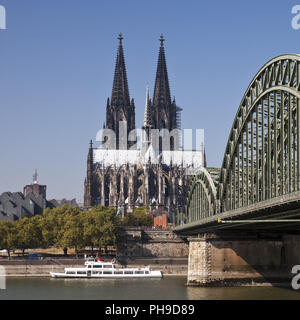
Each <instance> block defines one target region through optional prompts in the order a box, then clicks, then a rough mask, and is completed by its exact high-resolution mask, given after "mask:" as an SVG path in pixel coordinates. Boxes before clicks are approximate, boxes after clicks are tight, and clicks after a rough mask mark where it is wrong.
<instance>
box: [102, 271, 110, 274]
mask: <svg viewBox="0 0 300 320" xmlns="http://www.w3.org/2000/svg"><path fill="white" fill-rule="evenodd" d="M103 274H111V271H103Z"/></svg>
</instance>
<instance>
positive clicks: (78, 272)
mask: <svg viewBox="0 0 300 320" xmlns="http://www.w3.org/2000/svg"><path fill="white" fill-rule="evenodd" d="M77 274H86V272H85V271H77Z"/></svg>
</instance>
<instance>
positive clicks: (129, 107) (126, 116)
mask: <svg viewBox="0 0 300 320" xmlns="http://www.w3.org/2000/svg"><path fill="white" fill-rule="evenodd" d="M118 39H119V48H118V54H117V60H116V66H115V74H114V81H113V88H112V94H111V100H109V99H107V106H106V125H105V128H106V129H111V130H113V131H114V132H115V135H116V149H119V148H120V147H121V146H120V145H119V137H120V136H122V133H121V132H120V127H119V122H120V121H124V122H126V124H127V137H128V135H129V132H130V131H132V130H134V129H135V106H134V100H133V99H132V100H131V101H130V96H129V90H128V83H127V75H126V67H125V59H124V53H123V46H122V40H123V37H122V34H121V33H120V34H119V37H118ZM126 142H127V148H129V147H131V146H132V145H133V144H134V142H132V141H131V142H128V140H127V141H126Z"/></svg>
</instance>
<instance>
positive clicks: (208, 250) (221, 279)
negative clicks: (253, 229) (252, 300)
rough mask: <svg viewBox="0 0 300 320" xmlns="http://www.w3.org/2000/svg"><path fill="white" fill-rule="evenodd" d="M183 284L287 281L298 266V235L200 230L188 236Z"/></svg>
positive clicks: (241, 283)
mask: <svg viewBox="0 0 300 320" xmlns="http://www.w3.org/2000/svg"><path fill="white" fill-rule="evenodd" d="M188 240H189V259H188V278H187V284H188V285H191V286H192V285H194V286H224V285H229V286H232V285H237V286H239V285H251V284H259V283H268V284H273V285H276V284H283V283H285V284H289V285H290V283H291V279H292V277H293V276H294V275H293V274H292V273H291V270H292V267H293V266H294V265H300V235H292V234H291V235H286V234H280V233H272V234H270V233H268V234H263V233H257V234H254V233H249V234H247V233H235V232H230V233H228V232H226V233H203V234H199V235H198V236H195V237H191V238H188Z"/></svg>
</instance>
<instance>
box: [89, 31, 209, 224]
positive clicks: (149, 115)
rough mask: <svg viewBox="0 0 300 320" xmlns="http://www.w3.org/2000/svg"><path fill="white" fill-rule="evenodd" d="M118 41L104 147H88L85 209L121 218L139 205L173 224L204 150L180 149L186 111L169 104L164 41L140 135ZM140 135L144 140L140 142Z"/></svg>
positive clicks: (108, 103)
mask: <svg viewBox="0 0 300 320" xmlns="http://www.w3.org/2000/svg"><path fill="white" fill-rule="evenodd" d="M118 39H119V47H118V53H117V59H116V66H115V73H114V81H113V88H112V95H111V99H108V100H107V107H106V123H105V124H104V126H103V135H102V145H101V146H100V147H99V148H94V147H93V143H92V141H91V142H90V147H89V152H88V159H87V176H86V179H85V183H84V205H85V206H87V207H89V206H93V205H97V204H102V205H105V206H113V207H115V208H116V210H117V212H118V213H119V214H120V215H121V214H122V215H125V214H126V212H129V211H131V210H133V208H134V207H136V206H141V205H148V206H150V207H152V209H156V210H161V211H162V212H167V213H168V220H169V222H174V221H175V219H176V214H177V213H178V212H181V211H182V210H183V208H184V205H185V199H186V193H187V187H188V184H189V181H190V178H191V176H190V175H189V174H187V172H188V170H190V169H191V168H199V167H201V166H203V165H204V159H205V157H204V156H203V155H204V151H203V150H204V149H203V150H202V151H201V150H200V151H194V150H190V151H183V150H182V147H181V143H180V138H181V136H180V135H181V133H180V113H181V111H182V109H181V108H180V107H179V106H177V105H176V101H175V98H174V99H173V100H171V93H170V87H169V79H168V72H167V65H166V57H165V49H164V38H163V36H161V38H160V48H159V56H158V63H157V71H156V78H155V86H154V93H153V99H152V100H151V99H150V97H149V87H148V86H147V90H146V103H145V111H144V122H143V125H142V127H141V130H140V131H141V133H140V135H139V134H138V130H135V129H136V126H135V104H134V100H133V99H131V100H130V95H129V89H128V83H127V74H126V67H125V59H124V53H123V44H122V39H123V37H122V35H121V34H120V36H119V38H118ZM110 132H114V134H115V141H116V142H115V143H113V144H109V145H108V140H109V138H108V136H107V133H110ZM157 132H158V133H157ZM138 135H139V136H140V138H141V139H140V142H139V143H138V138H137V137H138ZM124 137H125V138H124ZM165 141H167V143H165Z"/></svg>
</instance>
